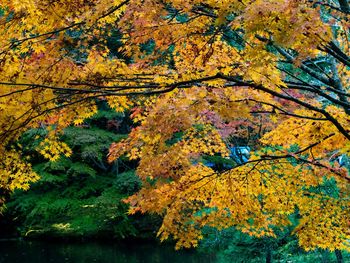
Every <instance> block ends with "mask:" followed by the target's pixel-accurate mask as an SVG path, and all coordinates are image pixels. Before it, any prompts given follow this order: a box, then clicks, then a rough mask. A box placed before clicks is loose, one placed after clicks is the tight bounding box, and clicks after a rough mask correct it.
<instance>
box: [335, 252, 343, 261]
mask: <svg viewBox="0 0 350 263" xmlns="http://www.w3.org/2000/svg"><path fill="white" fill-rule="evenodd" d="M335 256H336V257H337V263H343V262H344V261H343V255H342V253H341V250H339V249H337V250H336V251H335Z"/></svg>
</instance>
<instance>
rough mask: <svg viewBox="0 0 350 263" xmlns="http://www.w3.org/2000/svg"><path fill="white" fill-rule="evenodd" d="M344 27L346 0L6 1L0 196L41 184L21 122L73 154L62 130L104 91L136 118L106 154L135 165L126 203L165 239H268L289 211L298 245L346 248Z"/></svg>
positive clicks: (56, 149) (348, 69) (48, 145)
mask: <svg viewBox="0 0 350 263" xmlns="http://www.w3.org/2000/svg"><path fill="white" fill-rule="evenodd" d="M349 28H350V6H349V3H348V1H347V0H338V1H334V0H329V1H322V2H321V1H313V0H267V1H266V0H264V1H262V0H221V1H215V0H202V1H198V0H192V1H188V0H187V1H185V0H173V1H169V0H143V1H141V0H125V1H120V0H99V1H91V0H56V1H51V0H50V1H49V0H42V1H37V0H21V1H18V0H3V1H1V4H0V70H1V74H0V139H1V140H0V141H1V142H0V154H1V160H0V175H1V177H0V203H3V202H4V200H5V197H6V196H8V195H9V194H10V193H12V192H13V191H14V190H15V189H28V187H29V185H30V183H32V182H35V181H36V180H38V175H37V174H36V173H34V172H33V171H32V169H31V166H30V164H29V162H28V161H26V156H24V155H23V154H22V151H21V148H22V147H23V146H22V145H20V144H19V143H18V142H17V141H18V139H19V138H20V136H21V135H22V134H23V133H24V132H25V131H27V130H29V129H32V128H37V129H45V130H46V131H47V133H46V134H47V135H46V138H45V139H41V138H40V141H39V138H37V139H38V147H37V151H38V152H39V153H40V154H41V155H42V156H43V157H45V158H47V159H49V160H51V161H56V160H58V159H59V158H60V156H62V155H65V156H67V157H69V156H70V155H71V154H72V151H71V149H70V148H69V147H68V145H67V144H66V143H64V142H62V141H60V137H61V134H62V133H63V132H64V128H66V127H68V126H70V125H77V126H79V125H82V124H83V123H84V120H85V119H86V118H89V117H91V116H93V115H94V114H95V113H96V112H97V103H98V102H100V101H106V102H107V103H108V104H109V106H110V107H111V108H113V109H114V110H116V111H117V112H124V111H129V112H130V115H131V118H132V119H133V121H134V128H133V129H132V131H131V132H130V134H129V136H128V138H126V139H124V140H122V141H120V142H118V143H114V144H112V145H111V147H110V150H109V161H110V162H113V161H115V160H116V159H117V158H119V157H121V156H123V155H126V156H127V157H128V158H129V159H131V160H137V161H138V168H137V175H138V176H139V177H140V178H141V180H142V182H143V187H142V189H141V190H140V191H139V192H138V193H136V194H134V195H133V196H131V197H129V198H128V199H127V200H126V202H128V203H129V204H130V213H136V212H142V213H146V212H147V213H156V214H159V215H161V216H162V217H163V224H162V226H161V228H160V230H159V232H158V235H159V236H160V238H161V239H162V240H164V239H167V238H168V237H170V236H172V237H173V238H174V239H175V240H177V247H191V246H196V245H197V243H198V240H200V239H201V238H202V232H201V229H202V227H203V226H212V227H215V228H218V229H224V228H229V227H232V226H235V227H237V228H238V229H240V230H241V231H243V232H245V233H249V234H250V235H253V236H256V237H262V236H272V237H273V236H275V230H276V229H283V228H284V227H287V226H289V225H290V224H291V216H292V215H296V216H297V217H298V224H297V226H296V228H295V229H294V233H295V234H296V235H297V237H298V239H299V244H300V245H301V246H302V247H304V248H305V249H306V250H310V249H315V248H328V249H330V250H336V249H339V250H342V249H345V250H350V243H349V239H350V227H349V225H350V218H349V215H350V203H349V193H350V189H349V186H350V184H349V182H350V175H349V170H348V167H347V166H348V163H347V161H346V159H347V155H348V154H349V151H350V102H349V97H350V92H349V76H350V51H349V40H350V39H349ZM237 149H238V150H239V151H238V153H237ZM241 150H244V154H243V153H242V151H241ZM243 155H244V156H243ZM237 156H238V157H239V158H237ZM243 157H244V158H243ZM213 163H214V165H212V164H213ZM218 164H220V165H218ZM331 179H332V180H335V183H334V184H333V187H332V188H329V187H325V183H326V182H327V180H331Z"/></svg>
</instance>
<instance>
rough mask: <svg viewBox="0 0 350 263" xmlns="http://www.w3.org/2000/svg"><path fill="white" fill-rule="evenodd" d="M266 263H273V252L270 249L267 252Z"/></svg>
mask: <svg viewBox="0 0 350 263" xmlns="http://www.w3.org/2000/svg"><path fill="white" fill-rule="evenodd" d="M266 263H272V251H271V248H270V247H268V248H267V251H266Z"/></svg>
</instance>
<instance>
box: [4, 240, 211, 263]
mask: <svg viewBox="0 0 350 263" xmlns="http://www.w3.org/2000/svg"><path fill="white" fill-rule="evenodd" d="M107 262H108V263H115V262H118V263H141V262H142V263H158V262H165V263H167V262H169V263H214V262H215V258H214V257H213V256H209V255H205V254H199V253H196V252H194V251H175V250H174V248H173V247H172V246H168V245H166V246H163V245H158V244H130V243H128V244H113V243H52V242H36V241H35V242H34V241H0V263H107Z"/></svg>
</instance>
